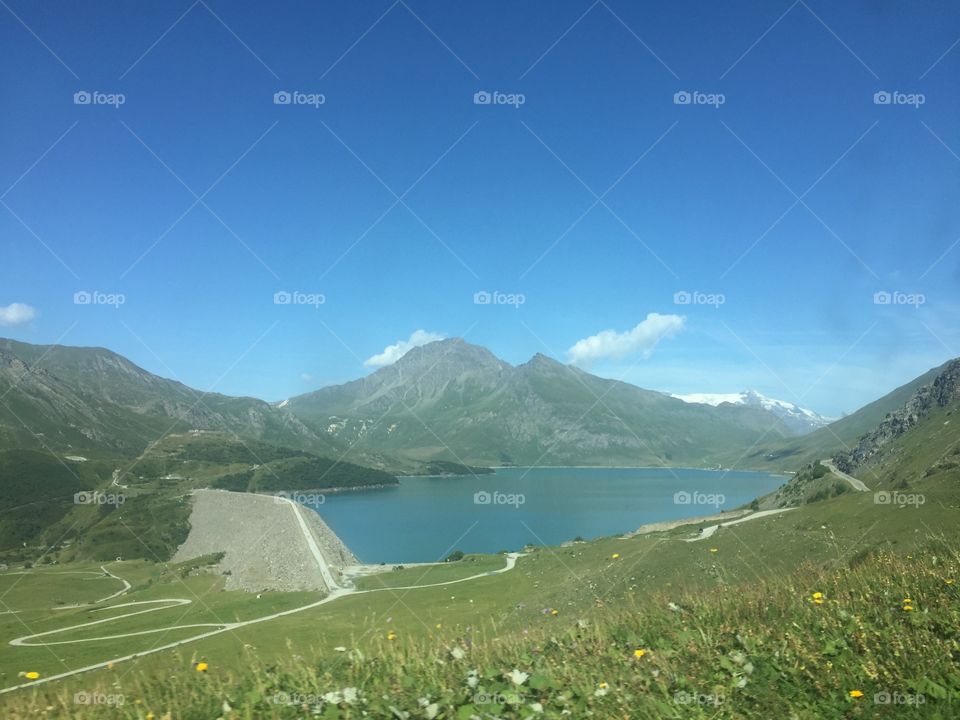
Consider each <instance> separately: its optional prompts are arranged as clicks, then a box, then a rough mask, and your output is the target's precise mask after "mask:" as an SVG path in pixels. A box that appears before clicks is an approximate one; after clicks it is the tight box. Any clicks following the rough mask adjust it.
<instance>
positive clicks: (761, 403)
mask: <svg viewBox="0 0 960 720" xmlns="http://www.w3.org/2000/svg"><path fill="white" fill-rule="evenodd" d="M671 397H675V398H677V399H678V400H683V401H684V402H687V403H697V404H700V405H713V406H714V407H716V406H718V405H722V404H723V403H730V404H731V405H754V406H757V407H761V408H763V409H764V410H767V411H768V412H771V413H773V414H774V415H776V416H777V417H778V418H780V419H781V420H782V421H783V422H784V424H786V426H787V427H789V428H790V429H791V430H793V431H794V432H796V433H797V434H798V435H801V434H804V433H808V432H811V431H812V430H816V429H817V428H819V427H823V426H824V425H827V424H829V423H831V422H833V420H832V419H831V418H828V417H824V416H823V415H820V414H819V413H815V412H814V411H813V410H807V409H806V408H802V407H800V406H799V405H795V404H794V403H791V402H787V401H786V400H776V399H775V398H768V397H767V396H765V395H761V394H760V393H758V392H757V391H756V390H744V391H743V392H738V393H691V394H689V395H672V396H671Z"/></svg>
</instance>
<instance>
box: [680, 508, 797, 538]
mask: <svg viewBox="0 0 960 720" xmlns="http://www.w3.org/2000/svg"><path fill="white" fill-rule="evenodd" d="M790 510H796V508H792V507H791V508H777V509H776V510H758V511H757V512H754V513H751V514H749V515H747V516H746V517H742V518H739V519H738V520H731V521H730V522H725V523H719V524H717V525H708V526H707V527H705V528H704V529H703V532H701V533H700V534H699V535H697V536H696V537H695V538H684V539H683V541H684V542H697V540H706V539H707V538H708V537H711V536H712V535H713V534H714V533H715V532H716V531H717V530H718V529H720V528H722V527H729V526H730V525H739V524H740V523H745V522H749V521H750V520H757V519H759V518H762V517H768V516H770V515H779V514H780V513H785V512H789V511H790Z"/></svg>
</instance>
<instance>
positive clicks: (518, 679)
mask: <svg viewBox="0 0 960 720" xmlns="http://www.w3.org/2000/svg"><path fill="white" fill-rule="evenodd" d="M507 677H508V678H510V682H512V683H513V684H514V685H523V684H524V683H525V682H526V681H527V678H529V677H530V675H529V674H528V673H525V672H522V671H520V670H517V669H516V668H514V669H513V670H511V671H510V672H508V673H507Z"/></svg>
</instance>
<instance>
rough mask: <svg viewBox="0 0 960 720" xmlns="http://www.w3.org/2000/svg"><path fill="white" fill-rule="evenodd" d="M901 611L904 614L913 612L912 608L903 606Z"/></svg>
mask: <svg viewBox="0 0 960 720" xmlns="http://www.w3.org/2000/svg"><path fill="white" fill-rule="evenodd" d="M903 611H904V612H913V606H912V605H904V606H903Z"/></svg>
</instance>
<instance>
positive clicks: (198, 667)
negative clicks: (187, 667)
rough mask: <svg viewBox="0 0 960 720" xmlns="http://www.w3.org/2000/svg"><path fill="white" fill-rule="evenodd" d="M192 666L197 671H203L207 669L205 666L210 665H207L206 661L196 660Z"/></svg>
mask: <svg viewBox="0 0 960 720" xmlns="http://www.w3.org/2000/svg"><path fill="white" fill-rule="evenodd" d="M193 667H194V669H195V670H196V671H197V672H199V673H204V672H206V671H207V668H209V667H210V666H209V665H207V663H205V662H198V663H196V664H195V665H194V666H193Z"/></svg>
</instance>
